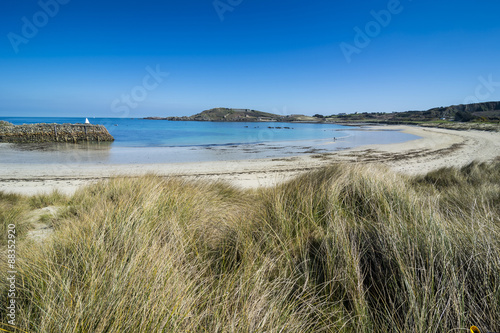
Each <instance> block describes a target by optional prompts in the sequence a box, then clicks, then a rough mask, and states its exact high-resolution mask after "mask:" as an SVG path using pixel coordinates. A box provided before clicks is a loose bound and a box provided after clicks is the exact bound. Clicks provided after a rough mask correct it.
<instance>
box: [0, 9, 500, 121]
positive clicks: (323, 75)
mask: <svg viewBox="0 0 500 333" xmlns="http://www.w3.org/2000/svg"><path fill="white" fill-rule="evenodd" d="M4 6H5V9H4V10H3V11H2V12H1V13H0V17H1V19H2V22H3V24H2V27H1V29H2V30H1V32H0V34H1V35H3V36H4V37H3V38H2V39H1V42H0V72H1V73H2V76H1V79H0V116H2V117H89V118H90V117H129V118H140V117H146V116H162V117H167V116H184V115H186V116H189V115H192V114H196V113H199V112H201V111H203V110H205V109H210V108H214V107H232V108H248V109H255V110H259V111H264V112H271V113H277V114H297V113H300V114H306V115H313V114H315V113H319V114H325V115H330V114H336V113H341V112H346V113H353V112H394V111H408V110H427V109H429V108H432V107H439V106H449V105H455V104H467V103H474V102H487V101H498V100H500V68H499V66H498V55H499V54H500V43H499V39H500V23H499V22H498V20H497V18H496V16H497V13H498V12H500V3H498V2H493V1H478V2H475V3H474V4H471V3H470V2H465V1H459V2H457V1H454V2H451V1H448V0H446V1H441V2H439V3H436V2H433V1H427V0H419V1H411V0H401V1H397V0H389V1H387V0H386V1H371V2H370V3H362V2H355V3H345V2H340V3H332V2H328V1H326V0H318V1H312V2H308V3H304V2H303V1H298V0H291V1H288V2H287V3H286V5H283V4H279V3H269V2H265V1H261V0H255V1H245V0H215V1H212V0H210V1H196V2H190V3H187V2H182V3H172V2H165V1H159V0H147V1H143V2H139V1H137V0H131V1H127V2H117V1H105V2H96V1H87V2H85V3H83V2H78V1H75V0H39V1H38V0H37V1H35V0H29V1H24V2H22V3H18V2H16V1H8V2H7V3H6V4H5V5H4Z"/></svg>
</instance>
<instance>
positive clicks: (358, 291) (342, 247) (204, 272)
mask: <svg viewBox="0 0 500 333" xmlns="http://www.w3.org/2000/svg"><path fill="white" fill-rule="evenodd" d="M499 180H500V162H494V163H489V164H479V163H472V164H470V165H468V166H465V167H464V168H461V169H453V168H449V169H441V170H438V171H435V172H432V173H429V174H427V175H425V176H417V177H407V176H402V175H398V174H395V173H393V172H390V171H388V170H386V169H384V168H381V167H374V166H352V165H349V166H348V165H334V166H331V167H328V168H325V169H321V170H318V171H314V172H310V173H307V174H303V175H301V176H299V177H297V178H295V179H293V180H291V181H289V182H287V183H284V184H281V185H278V186H276V187H273V188H268V189H259V190H256V191H243V190H239V189H236V188H233V187H231V186H229V185H227V184H224V183H208V182H201V181H185V180H182V179H177V178H161V177H156V176H145V177H140V178H113V179H110V180H108V181H103V182H100V183H97V184H94V185H91V186H88V187H86V188H83V189H81V190H80V191H78V192H77V193H76V194H75V195H74V196H73V197H72V198H69V199H68V198H66V199H65V198H64V197H58V196H57V195H52V196H51V197H50V198H38V199H33V198H31V199H30V198H24V197H19V198H18V197H9V196H6V195H2V196H0V205H4V206H2V207H7V206H5V205H8V204H10V205H11V204H12V203H9V202H10V201H14V202H16V201H17V200H21V201H23V202H25V205H27V207H32V208H33V207H34V206H36V207H39V206H40V205H44V204H46V203H50V202H58V203H59V204H61V203H63V202H66V205H67V206H68V209H66V210H65V212H64V214H63V216H61V217H59V218H57V219H56V223H55V224H54V227H55V233H54V235H53V236H52V237H51V238H50V239H48V240H46V241H45V242H44V243H34V242H33V241H31V240H29V239H26V240H24V241H23V242H22V243H21V244H20V247H19V253H18V272H19V273H18V274H19V280H20V281H22V282H20V283H19V286H18V288H19V289H18V291H19V300H18V301H19V308H18V312H17V323H18V327H19V329H21V330H24V331H29V332H129V331H130V332H378V331H390V332H443V331H450V330H457V329H464V328H468V327H470V326H472V325H476V326H477V327H479V328H480V329H481V330H484V331H486V330H491V331H492V330H495V329H496V330H498V329H499V327H498V326H496V325H498V318H500V280H499V276H500V259H499V258H500V212H499V210H498V206H499V205H498V204H499V201H500V200H499V199H500V188H499V187H500V182H499ZM9 200H10V201H9ZM44 200H45V201H44ZM65 200H66V201H65ZM7 210H9V209H7ZM3 271H4V270H2V272H3ZM0 287H1V292H2V295H5V294H6V291H5V290H6V287H7V286H6V284H5V283H4V282H2V284H1V285H0ZM2 307H5V305H2ZM3 310H4V309H2V314H0V322H1V323H4V324H5V323H7V318H6V317H5V314H4V313H5V311H3ZM1 327H2V328H4V329H12V328H9V327H8V326H1Z"/></svg>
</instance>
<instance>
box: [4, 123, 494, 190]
mask: <svg viewBox="0 0 500 333" xmlns="http://www.w3.org/2000/svg"><path fill="white" fill-rule="evenodd" d="M381 127H382V128H383V129H384V130H401V131H402V132H404V133H408V134H413V135H417V136H419V137H421V138H419V139H416V140H411V141H407V142H404V143H393V144H377V145H365V146H359V147H356V148H351V149H346V150H340V151H335V152H328V153H317V154H308V155H300V156H290V157H284V158H267V159H249V160H235V161H215V162H198V163H196V162H189V163H152V164H115V165H112V164H10V163H1V162H0V191H4V192H7V193H19V194H26V195H32V194H36V193H41V192H51V191H53V190H55V189H58V190H59V191H61V192H62V193H66V194H72V193H74V192H75V191H76V190H77V189H78V188H80V187H81V186H83V185H86V184H90V183H92V182H95V181H98V180H102V179H106V178H109V177H113V176H140V175H144V174H148V173H150V174H151V173H153V174H157V175H160V176H178V177H183V178H186V179H204V180H222V181H228V182H229V183H231V184H233V185H234V186H237V187H241V188H257V187H260V186H273V185H275V184H278V183H280V182H283V181H286V180H288V179H290V178H292V177H293V176H295V175H297V174H299V173H301V172H304V171H308V170H314V169H317V168H321V167H323V166H326V165H329V164H332V163H338V162H345V163H380V164H384V165H386V166H388V167H389V168H390V169H392V170H394V171H396V172H401V173H404V174H410V175H413V174H419V173H426V172H428V171H431V170H434V169H438V168H441V167H449V166H462V165H466V164H468V163H470V162H472V161H474V160H477V161H481V162H483V161H491V160H494V159H496V158H497V157H498V156H500V133H498V132H484V131H475V130H471V131H455V130H448V129H439V128H425V127H417V126H408V125H385V126H384V125H382V126H370V127H365V129H367V128H368V129H373V130H377V129H381Z"/></svg>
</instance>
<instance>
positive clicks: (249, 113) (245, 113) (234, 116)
mask: <svg viewBox="0 0 500 333" xmlns="http://www.w3.org/2000/svg"><path fill="white" fill-rule="evenodd" d="M144 119H152V120H170V121H226V122H236V121H245V122H246V121H249V122H253V121H260V122H268V121H280V122H317V121H318V118H315V117H309V116H304V115H277V114H274V113H268V112H263V111H256V110H250V109H232V108H214V109H210V110H205V111H203V112H201V113H198V114H195V115H193V116H189V117H187V116H184V117H147V118H144Z"/></svg>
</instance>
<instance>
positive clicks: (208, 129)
mask: <svg viewBox="0 0 500 333" xmlns="http://www.w3.org/2000/svg"><path fill="white" fill-rule="evenodd" d="M0 120H6V121H8V122H11V123H13V124H15V125H20V124H34V123H57V124H63V123H83V122H84V121H85V118H48V117H40V118H34V117H29V118H25V117H0ZM89 121H90V122H91V123H92V124H101V125H104V126H106V128H107V129H108V131H109V132H110V133H111V135H113V136H114V138H115V141H114V142H113V143H105V144H76V145H75V144H40V145H38V144H34V145H33V144H0V162H3V163H110V164H113V163H170V162H196V161H214V160H239V159H254V158H269V157H287V156H293V155H299V154H304V153H305V154H307V153H320V152H328V151H335V150H339V149H345V148H349V147H355V146H360V145H366V144H386V143H396V142H404V141H408V140H413V139H416V138H418V137H416V136H414V135H410V134H406V133H401V132H398V131H384V130H383V128H381V129H380V130H377V131H363V130H360V129H359V128H355V127H354V128H353V127H348V126H340V125H334V124H305V123H292V124H291V123H275V122H269V123H255V122H250V123H243V122H241V123H240V122H236V123H226V122H195V121H186V122H183V121H175V122H173V121H164V120H145V119H128V118H90V119H89Z"/></svg>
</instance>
